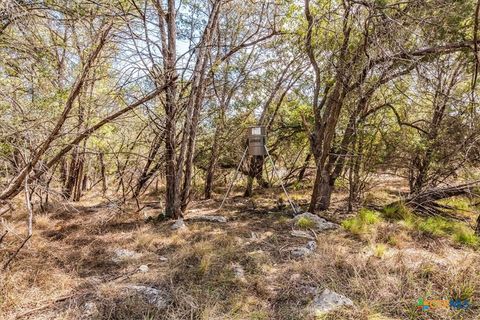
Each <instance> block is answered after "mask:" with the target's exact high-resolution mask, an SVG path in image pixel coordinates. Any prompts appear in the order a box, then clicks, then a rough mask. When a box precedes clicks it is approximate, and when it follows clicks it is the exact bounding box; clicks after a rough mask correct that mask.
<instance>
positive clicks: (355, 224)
mask: <svg viewBox="0 0 480 320" xmlns="http://www.w3.org/2000/svg"><path fill="white" fill-rule="evenodd" d="M380 221H382V218H381V217H380V213H378V212H376V211H373V210H369V209H365V208H362V209H360V211H359V212H358V215H356V216H355V217H352V218H349V219H346V220H344V221H343V222H342V226H343V227H344V228H345V229H346V230H348V231H350V232H351V233H353V234H356V235H362V234H365V233H368V232H369V231H371V230H372V228H371V227H372V226H373V225H375V224H377V223H378V222H380Z"/></svg>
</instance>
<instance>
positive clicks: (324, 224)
mask: <svg viewBox="0 0 480 320" xmlns="http://www.w3.org/2000/svg"><path fill="white" fill-rule="evenodd" d="M301 218H305V219H308V220H311V221H312V222H313V223H314V224H315V230H317V231H325V230H330V229H336V228H337V227H338V225H337V224H335V223H333V222H330V221H327V220H325V219H323V218H321V217H319V216H317V215H316V214H313V213H310V212H304V213H302V214H299V215H297V216H295V217H294V218H293V221H295V224H297V223H298V220H300V219H301Z"/></svg>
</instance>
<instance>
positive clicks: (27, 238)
mask: <svg viewBox="0 0 480 320" xmlns="http://www.w3.org/2000/svg"><path fill="white" fill-rule="evenodd" d="M31 237H32V235H29V236H28V237H26V238H25V240H23V242H22V244H21V245H20V247H18V249H17V251H15V253H14V254H13V255H12V256H11V257H10V259H8V261H7V263H5V264H4V265H3V270H6V269H7V268H8V265H9V264H10V263H11V262H12V261H13V259H15V257H16V256H17V254H18V253H19V252H20V250H22V248H23V247H24V246H25V244H26V243H27V241H28V240H29V239H30V238H31Z"/></svg>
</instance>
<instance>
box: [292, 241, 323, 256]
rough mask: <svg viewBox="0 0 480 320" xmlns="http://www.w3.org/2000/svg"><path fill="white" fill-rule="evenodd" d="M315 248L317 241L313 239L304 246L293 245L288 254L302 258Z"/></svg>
mask: <svg viewBox="0 0 480 320" xmlns="http://www.w3.org/2000/svg"><path fill="white" fill-rule="evenodd" d="M316 248H317V243H316V242H315V241H309V242H308V243H307V244H306V245H305V246H304V247H293V248H292V249H291V250H290V254H291V255H292V257H294V258H303V257H306V256H308V255H311V254H312V253H313V252H314V251H315V249H316Z"/></svg>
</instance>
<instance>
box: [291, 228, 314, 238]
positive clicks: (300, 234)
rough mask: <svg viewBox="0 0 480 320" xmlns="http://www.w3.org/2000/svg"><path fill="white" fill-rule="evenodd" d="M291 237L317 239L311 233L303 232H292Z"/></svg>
mask: <svg viewBox="0 0 480 320" xmlns="http://www.w3.org/2000/svg"><path fill="white" fill-rule="evenodd" d="M290 235H291V236H292V237H297V238H305V239H310V240H314V239H315V238H314V237H313V236H312V235H311V234H310V233H309V232H307V231H302V230H292V232H290Z"/></svg>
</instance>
